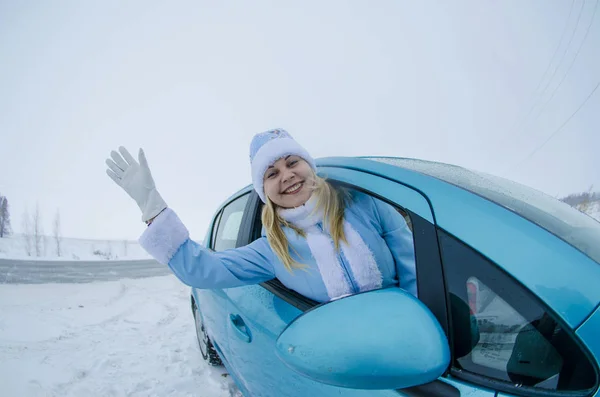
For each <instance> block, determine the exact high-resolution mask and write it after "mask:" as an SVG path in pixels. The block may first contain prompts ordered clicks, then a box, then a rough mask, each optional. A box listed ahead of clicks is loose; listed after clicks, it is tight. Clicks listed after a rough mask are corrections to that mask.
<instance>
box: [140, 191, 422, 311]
mask: <svg viewBox="0 0 600 397" xmlns="http://www.w3.org/2000/svg"><path fill="white" fill-rule="evenodd" d="M345 219H346V221H347V222H348V224H350V225H351V227H352V228H353V229H354V230H355V231H356V232H357V233H358V235H359V236H360V238H362V240H363V241H364V243H365V244H366V246H368V248H369V250H370V252H371V254H372V258H373V259H374V260H375V263H376V266H377V268H378V269H379V272H377V271H375V272H371V273H377V274H378V275H377V276H378V277H380V282H379V284H380V285H381V287H383V288H385V287H389V286H392V285H398V284H399V285H400V287H401V288H403V289H405V290H407V291H408V292H410V293H412V294H413V295H415V296H416V295H417V286H416V273H415V258H414V244H413V237H412V232H411V231H410V229H409V228H408V226H407V224H406V221H405V220H404V217H403V216H402V215H401V214H400V213H399V212H398V211H396V210H395V209H394V208H393V207H391V206H390V205H388V204H386V203H384V202H382V201H380V200H378V199H375V198H373V197H371V196H369V195H366V194H363V193H359V192H352V195H351V200H350V201H349V203H348V205H347V206H346V208H345ZM317 226H319V227H320V228H321V229H323V225H322V223H319V224H318V225H317ZM284 232H285V234H286V236H287V237H288V241H289V244H290V246H291V248H292V249H290V253H291V255H292V258H293V259H294V260H296V261H298V262H299V263H302V264H304V265H306V268H305V269H303V270H294V271H293V272H290V271H288V270H287V269H286V268H285V267H284V265H283V263H282V262H281V261H280V260H279V258H278V257H277V256H276V255H275V253H274V252H273V250H272V249H271V247H270V245H269V242H268V241H267V238H266V237H265V236H264V235H263V236H262V237H261V238H259V239H257V240H256V241H254V242H252V243H250V244H248V245H246V246H244V247H240V248H235V249H229V250H225V251H220V252H213V251H211V250H209V249H208V248H206V247H204V246H203V245H201V244H198V243H196V242H195V241H192V240H190V238H189V232H188V230H187V228H186V227H185V226H184V225H183V223H182V222H181V221H180V220H179V218H178V217H177V215H176V214H175V212H174V211H173V210H171V209H167V210H165V211H163V213H161V214H160V215H159V216H158V217H157V218H156V219H155V220H154V221H153V222H152V224H151V225H150V226H149V227H148V228H147V229H146V231H145V232H144V233H143V235H142V236H141V237H140V244H141V245H142V247H143V248H144V249H145V250H146V251H147V252H148V253H149V254H151V255H152V256H153V257H154V258H155V259H156V260H157V261H159V262H161V263H163V264H168V266H169V267H170V268H171V270H172V271H173V273H174V274H175V275H176V276H177V277H178V278H179V279H180V280H181V281H182V282H183V283H184V284H186V285H189V286H191V287H194V288H201V289H202V288H205V289H214V288H231V287H239V286H243V285H249V284H258V283H261V282H264V281H268V280H271V279H273V278H277V279H279V281H281V283H283V284H284V285H285V286H286V287H288V288H290V289H292V290H294V291H297V292H298V293H300V294H302V295H304V296H306V297H308V298H311V299H313V300H315V301H318V302H325V301H328V300H330V299H333V298H336V297H337V296H329V295H328V287H329V290H330V291H331V288H330V287H331V286H328V287H327V286H326V285H325V281H324V278H323V276H322V275H321V272H320V270H319V264H318V263H317V261H316V259H315V256H314V255H312V253H311V248H310V247H309V245H308V243H307V239H306V238H304V237H302V236H300V235H298V234H297V233H296V232H295V231H293V230H291V229H289V228H284ZM313 249H314V247H313ZM337 255H338V258H337V260H338V262H336V263H338V264H340V265H341V270H342V273H341V274H343V275H344V276H345V281H346V282H347V285H348V286H349V288H350V291H349V292H350V293H357V292H360V291H362V290H364V288H361V285H360V283H358V282H357V274H355V273H353V271H352V268H351V267H350V266H348V263H349V261H348V258H346V257H345V256H344V254H343V252H341V250H340V251H339V252H338V253H337ZM353 263H354V264H356V260H354V262H353ZM322 265H323V264H322V263H321V269H323V267H322ZM356 268H357V267H356V266H355V267H354V269H356ZM338 270H339V269H338ZM359 270H360V269H359ZM375 270H377V269H375ZM366 277H369V275H367V276H366ZM364 278H365V275H362V279H363V280H364ZM367 289H368V288H367ZM330 293H331V292H330Z"/></svg>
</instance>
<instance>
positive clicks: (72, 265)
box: [0, 259, 171, 284]
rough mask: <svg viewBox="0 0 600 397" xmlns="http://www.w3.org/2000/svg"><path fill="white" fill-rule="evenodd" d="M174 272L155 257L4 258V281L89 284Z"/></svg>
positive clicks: (0, 273)
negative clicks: (92, 258) (152, 258)
mask: <svg viewBox="0 0 600 397" xmlns="http://www.w3.org/2000/svg"><path fill="white" fill-rule="evenodd" d="M169 274H171V271H170V270H169V268H168V267H167V266H165V265H162V264H160V263H158V262H156V261H154V260H135V261H134V260H129V261H94V262H91V261H90V262H88V261H33V260H14V259H0V284H4V283H9V284H40V283H89V282H93V281H111V280H119V279H122V278H141V277H152V276H164V275H169Z"/></svg>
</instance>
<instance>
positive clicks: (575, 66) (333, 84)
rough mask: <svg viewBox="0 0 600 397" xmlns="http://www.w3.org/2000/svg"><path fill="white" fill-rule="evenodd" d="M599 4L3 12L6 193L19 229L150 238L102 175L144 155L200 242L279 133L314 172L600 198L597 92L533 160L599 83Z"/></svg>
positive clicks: (58, 4) (1, 179)
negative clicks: (377, 166)
mask: <svg viewBox="0 0 600 397" xmlns="http://www.w3.org/2000/svg"><path fill="white" fill-rule="evenodd" d="M596 6H597V0H587V1H585V2H584V1H582V0H575V1H572V0H552V1H548V0H538V1H533V0H528V1H522V0H514V1H508V0H503V1H479V0H473V1H445V0H444V1H442V0H440V1H410V2H409V1H400V0H390V1H383V0H378V1H371V0H363V1H348V0H344V1H322V0H319V1H251V2H250V1H218V0H215V1H189V2H184V1H172V2H165V1H147V0H145V1H127V2H122V1H113V0H110V1H96V2H89V1H86V2H78V1H66V0H64V1H53V2H48V1H24V2H13V1H8V0H7V1H0V135H1V139H0V159H1V161H2V168H1V171H0V194H2V195H5V196H7V197H8V200H9V203H10V205H11V215H12V224H13V228H14V229H15V231H17V232H20V231H21V219H22V214H23V213H24V211H25V210H26V209H27V210H29V211H30V212H32V211H33V209H34V207H35V204H36V202H38V203H39V205H40V209H41V212H42V215H43V220H44V228H45V231H46V232H47V233H50V231H51V223H52V218H53V217H54V213H55V212H56V210H57V209H60V213H61V218H62V233H63V235H65V236H68V237H85V238H101V239H121V238H128V239H137V238H138V237H139V235H140V233H141V232H142V231H143V230H144V227H145V226H144V225H143V224H142V223H141V221H140V211H139V209H138V208H137V206H136V204H135V203H134V202H133V200H131V199H130V198H129V197H128V196H127V195H126V194H125V193H124V192H123V191H122V190H121V189H120V188H119V187H117V186H116V185H115V184H114V183H113V182H112V180H110V179H109V178H108V176H107V175H106V173H105V169H106V166H105V164H104V161H105V159H106V158H107V157H108V155H109V153H110V151H111V150H112V149H116V148H117V147H118V146H119V145H124V146H126V147H127V148H129V149H130V151H131V152H132V153H136V154H137V150H138V148H139V147H143V148H144V150H145V151H146V155H147V158H148V161H149V163H150V167H151V169H152V172H153V174H154V177H155V180H156V183H157V186H158V189H159V191H160V192H161V194H162V195H163V197H164V198H165V200H166V201H167V203H168V204H169V205H170V206H171V207H173V208H174V209H175V210H176V211H177V212H178V213H179V214H180V216H181V217H182V219H183V220H184V222H185V223H186V225H187V226H188V227H189V229H190V230H191V232H192V237H193V238H194V239H201V238H202V237H203V236H204V234H205V232H206V230H207V227H208V222H209V219H210V217H211V216H212V214H213V212H214V210H215V208H216V207H217V206H218V205H219V204H220V203H221V202H222V201H223V200H224V199H225V198H227V197H228V196H229V195H230V194H231V193H233V192H234V191H236V190H238V189H239V188H241V187H243V186H244V185H246V184H248V183H250V167H249V160H248V147H249V144H250V140H251V138H252V136H253V135H254V134H255V133H257V132H260V131H263V130H266V129H270V128H274V127H282V128H285V129H287V130H288V131H289V132H290V133H291V134H292V135H293V136H294V137H295V138H296V139H297V140H298V141H299V142H300V143H301V144H302V145H303V146H305V147H306V148H307V149H308V150H309V152H311V153H312V154H313V156H314V157H324V156H340V155H343V156H345V155H347V156H352V155H389V156H403V157H415V158H422V159H427V160H435V161H442V162H448V163H453V164H458V165H462V166H466V167H469V168H473V169H476V170H480V171H484V172H489V173H492V174H496V175H500V176H504V177H507V178H509V179H512V180H515V181H518V182H521V183H524V184H526V185H529V186H532V187H534V188H537V189H539V190H542V191H544V192H546V193H549V194H551V195H553V196H556V195H558V196H563V195H566V194H569V193H572V192H578V191H582V190H587V189H588V188H589V187H590V185H592V184H593V185H595V186H596V187H598V188H600V156H599V155H598V153H599V150H600V134H599V126H600V89H598V90H597V92H595V93H594V94H593V95H592V96H591V97H590V98H589V100H588V101H587V103H585V105H584V106H583V107H581V109H580V111H579V112H578V113H577V114H576V115H575V116H573V117H572V119H571V120H570V121H569V122H568V123H567V124H566V125H565V126H564V128H563V129H562V130H560V131H559V132H558V133H556V135H554V137H553V138H552V139H551V140H550V141H548V143H547V144H545V145H544V146H543V147H542V148H541V149H539V150H538V151H537V152H536V153H535V154H534V155H533V156H529V155H530V153H532V152H534V151H535V150H536V149H537V148H538V147H540V146H541V145H543V144H544V142H545V141H546V140H547V139H548V138H549V137H550V136H552V134H553V133H554V132H555V131H556V130H557V129H558V128H559V127H560V126H561V125H562V124H563V123H564V122H565V121H566V120H567V119H568V118H569V117H570V116H571V115H572V114H573V113H574V112H575V111H576V110H577V109H578V108H579V106H580V105H581V104H582V103H583V102H584V100H585V99H586V98H587V97H588V95H589V94H590V93H591V92H592V90H593V89H594V87H595V86H596V85H597V84H598V82H599V81H600V21H599V20H600V11H598V13H597V14H596V15H595V16H594V10H595V7H596ZM588 27H589V30H588ZM586 33H587V36H586ZM584 38H585V41H584ZM575 56H576V58H575ZM567 71H568V73H567ZM559 84H560V86H559ZM556 87H558V89H556ZM550 98H551V100H550Z"/></svg>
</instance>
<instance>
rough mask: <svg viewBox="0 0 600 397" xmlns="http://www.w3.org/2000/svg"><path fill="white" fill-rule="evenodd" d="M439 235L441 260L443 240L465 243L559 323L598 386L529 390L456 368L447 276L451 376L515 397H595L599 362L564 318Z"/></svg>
mask: <svg viewBox="0 0 600 397" xmlns="http://www.w3.org/2000/svg"><path fill="white" fill-rule="evenodd" d="M438 236H439V237H438V238H439V239H440V242H439V246H440V252H441V253H442V254H441V258H442V261H443V260H444V255H443V243H442V239H443V238H447V237H449V238H451V239H454V240H456V241H458V242H459V243H460V244H462V245H463V246H464V247H466V248H467V249H469V250H471V251H472V252H473V253H474V254H476V255H478V256H480V257H481V258H482V259H483V260H484V262H485V265H487V266H491V267H494V268H495V271H496V272H499V273H501V275H502V278H504V281H503V282H504V283H506V282H507V281H508V282H510V283H511V284H512V285H511V288H512V289H514V288H518V289H520V293H521V294H523V295H525V296H527V297H528V298H529V299H530V300H531V301H533V302H534V303H535V304H537V305H538V306H539V307H540V308H541V309H542V310H543V311H544V312H545V313H548V314H549V315H550V317H551V318H552V319H553V320H554V321H556V322H557V323H558V324H559V325H560V326H561V328H562V329H563V330H565V332H566V334H567V335H568V337H569V338H570V339H572V341H573V342H574V343H575V344H576V345H577V347H578V348H579V349H580V350H581V351H582V352H583V353H584V355H585V356H586V358H587V359H588V361H589V362H590V363H591V364H592V367H593V368H594V371H595V373H596V384H595V386H594V387H593V388H592V389H588V390H582V391H579V390H575V391H571V390H548V389H542V388H535V387H529V386H515V385H513V384H510V383H508V382H506V381H502V380H498V379H496V378H493V377H489V376H486V375H483V374H479V373H475V372H471V371H468V370H463V369H461V368H458V367H456V366H455V365H454V364H455V357H454V348H455V346H454V340H453V339H454V334H455V332H454V329H453V327H452V314H451V307H450V299H449V296H448V295H449V293H450V288H449V287H448V283H449V281H448V279H447V278H446V277H444V283H445V284H446V297H445V301H446V304H447V311H448V315H449V319H450V322H449V324H448V325H449V334H448V335H449V342H450V344H451V362H450V375H452V376H454V377H456V378H457V379H460V380H462V381H465V382H468V383H469V384H472V385H475V386H480V387H483V388H486V389H492V390H495V391H497V392H499V393H509V394H511V395H514V396H524V397H559V396H573V397H590V396H593V395H594V393H595V392H596V391H597V390H598V387H599V386H600V370H599V368H598V366H597V363H596V361H595V360H594V357H593V355H592V354H591V353H590V351H589V349H588V348H587V346H586V345H585V343H584V341H583V340H582V339H581V338H580V337H579V335H577V333H576V330H574V329H572V328H571V327H569V325H568V324H566V323H565V321H563V319H562V318H561V316H559V315H558V314H557V313H556V312H555V311H554V310H552V308H551V307H549V306H548V305H547V304H546V303H545V302H543V301H542V300H541V299H539V297H537V296H536V295H535V293H533V292H532V291H531V290H530V289H529V288H527V287H526V286H525V285H523V284H522V283H521V282H519V281H518V280H517V279H515V278H514V277H512V276H511V275H510V274H508V273H507V272H505V271H504V270H503V269H502V268H501V267H500V266H498V265H497V264H496V263H494V262H493V261H491V260H490V259H489V258H487V257H485V256H484V255H482V254H481V253H480V252H479V251H477V250H476V249H474V248H473V247H471V246H469V245H468V244H466V243H465V242H464V241H462V240H460V239H457V238H456V237H454V236H452V235H451V234H450V233H448V232H446V231H444V230H442V229H440V228H438ZM448 270H449V269H447V268H445V267H444V271H448ZM488 287H490V286H489V285H488ZM490 288H491V287H490ZM498 296H499V297H500V299H503V300H505V299H506V298H504V297H503V296H500V295H498ZM505 302H506V301H505ZM506 303H507V304H508V305H509V306H510V307H511V308H512V309H513V310H515V311H516V312H517V313H519V314H520V315H521V311H520V310H517V309H516V308H515V307H513V306H512V305H511V304H510V303H509V302H506Z"/></svg>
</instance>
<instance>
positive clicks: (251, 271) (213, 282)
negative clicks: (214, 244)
mask: <svg viewBox="0 0 600 397" xmlns="http://www.w3.org/2000/svg"><path fill="white" fill-rule="evenodd" d="M139 241H140V245H141V246H142V247H143V248H144V249H145V250H146V251H147V252H148V253H149V254H150V255H151V256H152V257H154V258H155V259H156V260H157V261H158V262H160V263H163V264H166V265H168V266H169V268H170V269H171V270H172V271H173V273H174V274H175V276H177V278H178V279H179V280H181V282H183V283H184V284H186V285H189V286H191V287H194V288H204V289H215V288H232V287H240V286H243V285H250V284H258V283H261V282H264V281H268V280H271V279H273V278H275V271H274V269H273V264H272V259H273V258H272V256H273V252H272V250H271V249H270V247H269V244H268V242H267V239H266V238H265V237H262V238H260V239H258V240H256V241H254V242H253V243H251V244H249V245H247V246H244V247H240V248H235V249H230V250H225V251H220V252H213V251H211V250H209V249H208V248H206V247H204V246H203V245H201V244H199V243H197V242H195V241H193V240H191V239H190V238H189V232H188V230H187V228H186V227H185V225H183V223H182V222H181V221H180V220H179V217H177V215H176V214H175V212H174V211H173V210H171V209H167V210H165V211H163V213H161V214H160V215H159V216H158V217H156V218H155V220H154V221H153V222H152V224H151V225H150V226H149V227H148V228H147V229H146V231H145V232H144V233H143V234H142V236H141V237H140V240H139Z"/></svg>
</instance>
